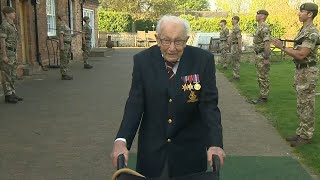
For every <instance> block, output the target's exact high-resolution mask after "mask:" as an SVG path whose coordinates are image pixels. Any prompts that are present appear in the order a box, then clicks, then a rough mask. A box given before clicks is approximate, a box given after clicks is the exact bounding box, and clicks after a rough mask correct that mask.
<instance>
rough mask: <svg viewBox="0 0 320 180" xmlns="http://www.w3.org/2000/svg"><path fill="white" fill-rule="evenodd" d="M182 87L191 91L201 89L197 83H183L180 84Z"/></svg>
mask: <svg viewBox="0 0 320 180" xmlns="http://www.w3.org/2000/svg"><path fill="white" fill-rule="evenodd" d="M182 89H183V91H188V90H189V91H192V90H196V91H199V90H200V89H201V85H200V84H199V83H195V84H194V85H193V84H192V83H189V84H187V83H185V84H184V85H182Z"/></svg>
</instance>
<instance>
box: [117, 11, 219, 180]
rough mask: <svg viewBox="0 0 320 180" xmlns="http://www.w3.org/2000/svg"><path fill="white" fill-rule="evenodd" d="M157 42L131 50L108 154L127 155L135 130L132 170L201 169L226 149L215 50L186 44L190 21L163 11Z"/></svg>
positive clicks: (177, 172)
mask: <svg viewBox="0 0 320 180" xmlns="http://www.w3.org/2000/svg"><path fill="white" fill-rule="evenodd" d="M156 30H157V35H156V39H157V45H156V46H153V47H150V48H149V49H147V50H144V51H142V52H140V53H138V54H136V55H135V56H134V58H133V59H134V66H133V74H132V84H131V89H130V93H129V97H128V100H127V103H126V107H125V111H124V116H123V119H122V123H121V126H120V129H119V131H118V134H117V136H116V140H115V142H114V146H113V151H112V153H111V158H112V161H113V165H114V166H116V159H117V156H118V155H119V154H124V155H125V158H126V160H128V155H129V153H128V150H130V148H131V145H132V142H133V139H134V136H135V134H136V132H137V129H138V127H139V125H140V128H139V133H138V155H137V164H136V166H137V167H136V170H137V171H138V172H139V173H141V174H143V175H145V176H146V177H151V178H152V177H159V176H166V177H168V176H169V177H177V176H182V175H186V174H192V173H197V172H203V171H206V169H207V161H209V162H210V163H212V161H211V157H212V155H213V154H216V155H218V156H219V157H220V161H221V164H222V163H223V159H224V156H225V153H224V151H223V149H222V148H223V143H222V126H221V116H220V110H219V108H218V106H217V105H218V91H217V87H216V76H215V66H214V58H213V55H212V54H211V53H209V52H207V51H204V50H201V49H199V48H196V47H191V46H187V45H186V42H187V40H188V38H189V36H188V33H189V31H190V25H189V22H188V21H186V20H184V19H181V18H178V17H175V16H163V17H162V18H161V19H160V20H159V22H158V23H157V28H156Z"/></svg>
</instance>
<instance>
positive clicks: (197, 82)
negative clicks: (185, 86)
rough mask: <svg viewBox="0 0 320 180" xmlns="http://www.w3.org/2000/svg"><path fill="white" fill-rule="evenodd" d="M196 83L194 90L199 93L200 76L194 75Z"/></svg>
mask: <svg viewBox="0 0 320 180" xmlns="http://www.w3.org/2000/svg"><path fill="white" fill-rule="evenodd" d="M194 82H195V85H194V89H195V90H197V91H199V90H200V89H201V85H200V76H199V74H195V75H194Z"/></svg>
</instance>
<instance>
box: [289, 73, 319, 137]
mask: <svg viewBox="0 0 320 180" xmlns="http://www.w3.org/2000/svg"><path fill="white" fill-rule="evenodd" d="M318 73H319V70H318V68H317V67H310V68H302V69H296V72H295V75H294V81H295V89H296V93H297V113H298V117H299V120H300V124H299V127H298V128H297V130H296V134H297V135H299V136H301V137H302V138H305V139H311V138H312V136H313V132H314V128H315V122H314V121H315V94H316V84H317V80H318Z"/></svg>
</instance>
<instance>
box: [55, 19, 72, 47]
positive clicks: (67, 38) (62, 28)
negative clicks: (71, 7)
mask: <svg viewBox="0 0 320 180" xmlns="http://www.w3.org/2000/svg"><path fill="white" fill-rule="evenodd" d="M58 32H59V34H63V41H64V42H65V43H71V41H72V35H71V29H70V28H69V26H67V24H66V23H61V24H60V25H59V27H58Z"/></svg>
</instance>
